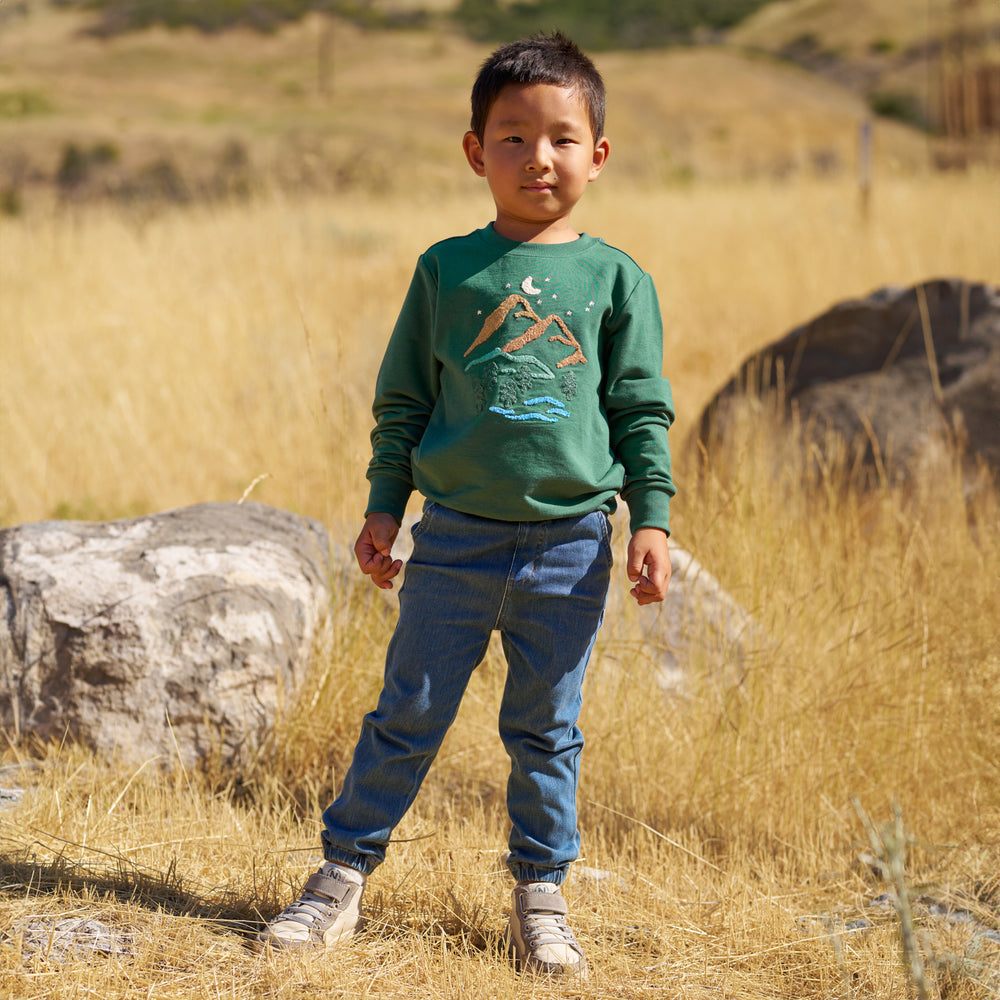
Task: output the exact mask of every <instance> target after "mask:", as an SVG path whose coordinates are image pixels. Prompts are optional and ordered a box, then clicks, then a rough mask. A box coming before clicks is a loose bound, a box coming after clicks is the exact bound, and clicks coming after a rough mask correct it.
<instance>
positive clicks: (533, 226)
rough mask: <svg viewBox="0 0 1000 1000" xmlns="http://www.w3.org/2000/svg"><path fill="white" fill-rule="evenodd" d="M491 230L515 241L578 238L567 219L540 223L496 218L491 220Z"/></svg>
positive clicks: (557, 241)
mask: <svg viewBox="0 0 1000 1000" xmlns="http://www.w3.org/2000/svg"><path fill="white" fill-rule="evenodd" d="M493 231H494V232H495V233H497V234H498V235H499V236H503V237H504V238H505V239H508V240H514V241H515V242H516V243H572V242H573V241H574V240H578V239H579V238H580V234H579V233H578V232H577V231H576V230H575V229H574V228H573V227H572V226H571V225H570V224H569V220H568V219H559V220H557V221H555V222H548V223H541V222H521V221H520V220H515V219H507V218H497V219H495V220H494V222H493Z"/></svg>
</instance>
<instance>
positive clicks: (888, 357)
mask: <svg viewBox="0 0 1000 1000" xmlns="http://www.w3.org/2000/svg"><path fill="white" fill-rule="evenodd" d="M775 392H777V393H778V394H779V398H778V399H777V407H776V408H777V410H778V412H779V413H781V412H783V413H784V414H785V415H786V416H788V417H791V416H792V415H793V414H794V415H797V417H798V419H799V423H800V425H801V426H802V428H803V429H804V430H805V432H806V435H807V438H808V439H811V441H812V442H813V443H814V444H816V445H818V446H819V447H820V448H824V447H825V446H826V445H827V444H828V442H829V440H830V437H829V435H830V433H831V432H832V433H833V434H834V435H835V436H837V437H839V438H840V439H841V440H842V441H843V442H844V443H846V445H847V446H848V454H849V462H850V463H851V464H855V463H857V464H859V465H860V466H861V467H867V468H869V469H871V470H872V472H873V473H874V475H873V476H872V477H871V478H872V479H874V478H876V477H879V478H881V477H887V478H888V479H889V480H890V481H894V482H905V481H907V480H909V479H911V478H912V477H913V476H914V475H915V474H917V473H919V472H921V471H922V470H924V469H925V468H927V467H929V466H930V467H933V465H934V463H935V462H936V460H937V458H938V457H939V455H940V454H942V453H944V454H945V455H958V456H960V458H961V460H962V461H963V462H964V465H965V470H966V473H967V475H968V477H969V478H970V480H971V479H972V478H974V477H975V475H976V473H977V468H978V466H979V465H980V464H982V465H985V466H986V467H987V468H988V469H990V470H992V472H993V473H998V472H1000V289H998V288H997V287H996V286H993V285H986V284H970V283H967V282H963V281H961V280H958V279H949V280H935V281H928V282H925V283H923V284H921V285H916V286H913V287H911V288H896V287H893V288H882V289H880V290H878V291H875V292H873V293H872V294H871V295H868V296H867V297H865V298H862V299H852V300H850V301H846V302H841V303H839V304H837V305H835V306H833V307H832V308H831V309H829V310H828V311H827V312H825V313H823V314H822V315H820V316H817V317H816V318H814V319H812V320H810V321H809V322H808V323H806V324H804V325H803V326H800V327H797V328H796V329H794V330H792V331H791V332H790V333H789V334H788V335H787V336H785V337H783V338H782V339H780V340H778V341H776V342H775V343H773V344H771V345H770V346H769V347H767V348H765V349H764V350H762V351H759V352H758V353H756V354H754V355H753V356H752V357H750V358H748V359H747V360H746V361H745V362H744V363H743V364H742V365H741V366H740V369H739V371H738V373H737V374H736V375H735V376H734V377H733V378H732V379H731V380H730V381H729V382H728V383H727V384H726V385H725V386H724V387H723V388H722V389H721V390H720V392H719V393H718V394H717V395H716V396H715V398H714V399H713V400H712V402H711V403H710V404H709V406H708V407H707V408H706V410H705V412H704V414H703V415H702V418H701V424H700V433H699V435H698V436H699V438H700V441H701V443H702V444H703V445H705V446H706V447H707V448H708V451H709V454H710V455H712V456H714V457H715V458H719V457H722V456H724V454H725V451H726V448H727V445H731V443H732V442H733V440H735V438H736V437H737V436H738V434H739V432H740V431H739V428H740V424H741V423H745V422H747V421H754V420H757V419H760V418H761V417H762V416H766V415H767V413H768V408H767V407H765V406H763V405H762V404H761V400H762V399H763V398H764V397H766V396H767V395H768V394H773V393H775Z"/></svg>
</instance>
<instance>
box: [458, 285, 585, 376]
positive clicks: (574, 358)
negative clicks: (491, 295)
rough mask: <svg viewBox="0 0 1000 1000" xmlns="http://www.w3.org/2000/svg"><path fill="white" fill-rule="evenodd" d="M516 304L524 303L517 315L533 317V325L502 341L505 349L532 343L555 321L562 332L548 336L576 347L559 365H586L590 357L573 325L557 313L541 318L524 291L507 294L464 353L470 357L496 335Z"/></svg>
mask: <svg viewBox="0 0 1000 1000" xmlns="http://www.w3.org/2000/svg"><path fill="white" fill-rule="evenodd" d="M517 305H520V306H522V307H523V308H522V309H521V311H520V312H516V313H514V318H515V319H530V320H531V321H532V322H531V326H529V327H528V329H527V330H525V331H524V333H522V334H521V335H520V336H519V337H515V338H514V339H513V340H511V341H509V342H508V343H506V344H504V345H503V350H504V351H506V352H507V353H508V354H512V353H513V352H514V351H519V350H520V349H521V348H522V347H524V346H525V345H526V344H530V343H531V342H532V341H533V340H537V339H538V338H539V337H540V336H542V334H543V333H545V331H546V330H548V329H549V327H550V326H552V324H553V323H555V324H556V326H558V327H559V329H560V331H561V332H560V333H557V334H554V335H553V336H551V337H549V341H553V340H557V341H559V343H560V344H565V345H566V346H567V347H572V348H573V353H572V354H569V355H567V356H566V357H565V358H563V359H562V361H560V362H558V363H557V364H556V368H565V367H566V366H567V365H580V364H583V365H585V364H586V363H587V359H586V358H585V357H584V356H583V348H582V347H580V344H579V341H577V339H576V337H574V336H573V332H572V331H571V330H570V328H569V327H568V326H567V325H566V324H565V322H563V319H562V317H561V316H556V314H555V313H550V314H549V315H548V316H546V317H545V319H542V318H541V317H540V316H539V315H538V313H536V312H535V310H534V309H532V308H531V303H530V302H528V300H527V299H526V298H525V297H524V296H523V295H517V294H514V295H508V296H507V298H505V299H504V300H503V302H501V303H500V305H498V306H497V307H496V309H494V310H493V312H491V313H490V314H489V316H487V317H486V320H485V322H484V323H483V326H482V329H481V330H480V331H479V335H478V336H477V337H476V339H475V340H474V341H473V342H472V343H471V344H470V345H469V349H468V350H467V351H466V352H465V354H464V355H463V356H464V357H468V356H469V355H470V354H471V353H472V352H473V351H474V350H475V349H476V348H477V347H479V345H480V344H485V343H486V341H487V340H489V339H490V337H492V336H493V334H494V333H496V332H497V330H499V329H500V327H501V326H503V324H504V320H506V319H507V316H508V314H509V313H510V311H511V310H512V309H513V308H514V307H515V306H517Z"/></svg>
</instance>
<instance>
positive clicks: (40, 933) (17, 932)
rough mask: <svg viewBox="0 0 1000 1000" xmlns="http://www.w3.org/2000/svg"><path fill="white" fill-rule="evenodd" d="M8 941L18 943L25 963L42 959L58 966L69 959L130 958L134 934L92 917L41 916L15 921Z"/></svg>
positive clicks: (133, 950) (133, 948) (132, 950)
mask: <svg viewBox="0 0 1000 1000" xmlns="http://www.w3.org/2000/svg"><path fill="white" fill-rule="evenodd" d="M9 938H11V939H13V941H14V942H15V943H19V944H20V946H21V955H22V957H23V958H24V959H25V960H28V959H31V958H44V959H48V960H49V961H52V962H55V963H56V964H58V965H61V964H63V963H65V962H68V961H70V960H72V959H92V958H95V957H98V956H101V957H106V956H128V955H132V954H134V952H135V940H136V935H135V933H133V932H132V931H130V930H121V929H118V928H114V927H110V926H109V925H108V924H105V923H103V922H102V921H100V920H97V919H95V918H94V917H72V916H70V917H51V916H48V915H45V914H40V915H38V916H23V917H19V918H17V919H16V920H15V921H14V923H13V926H12V928H11V932H10V934H9Z"/></svg>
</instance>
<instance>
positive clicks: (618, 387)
mask: <svg viewBox="0 0 1000 1000" xmlns="http://www.w3.org/2000/svg"><path fill="white" fill-rule="evenodd" d="M608 333H609V347H608V356H607V370H606V377H605V395H604V405H605V409H606V412H607V415H608V424H609V426H610V428H611V447H612V450H613V451H614V454H615V456H616V457H617V458H618V460H619V461H620V462H621V463H622V465H623V466H624V467H625V485H624V486H623V487H622V491H621V495H622V499H623V500H624V501H625V502H626V503H627V504H628V507H629V514H630V521H631V525H630V527H631V530H632V532H633V533H634V532H635V531H637V530H638V529H639V528H662V529H663V530H664V531H666V532H667V533H669V532H670V500H671V498H672V497H673V496H674V494H675V493H676V492H677V490H676V488H675V486H674V481H673V478H672V477H671V474H670V445H669V443H668V441H667V431H668V429H669V428H670V425H671V424H672V423H673V421H674V405H673V397H672V395H671V392H670V383H669V382H668V381H667V380H666V379H665V378H664V377H663V321H662V319H661V318H660V305H659V301H658V299H657V296H656V289H655V287H654V286H653V279H652V278H651V277H650V276H649V275H648V274H643V276H642V277H641V278H640V280H639V282H638V283H637V284H636V286H635V287H634V289H633V290H632V292H631V294H630V295H629V296H628V298H627V299H626V300H625V302H624V303H623V305H622V307H621V309H620V310H618V311H617V313H616V314H615V315H614V316H613V317H612V319H611V323H610V324H609V330H608Z"/></svg>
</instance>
